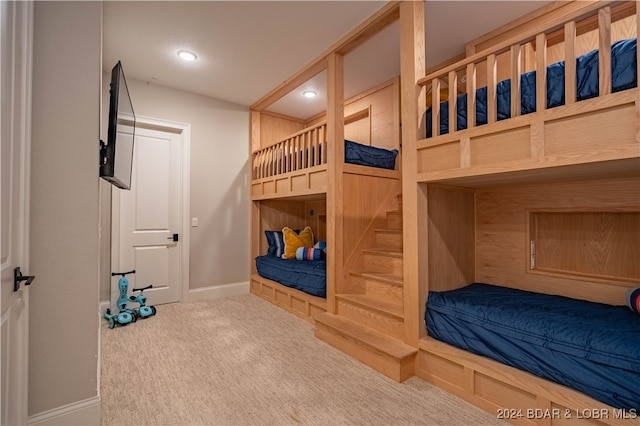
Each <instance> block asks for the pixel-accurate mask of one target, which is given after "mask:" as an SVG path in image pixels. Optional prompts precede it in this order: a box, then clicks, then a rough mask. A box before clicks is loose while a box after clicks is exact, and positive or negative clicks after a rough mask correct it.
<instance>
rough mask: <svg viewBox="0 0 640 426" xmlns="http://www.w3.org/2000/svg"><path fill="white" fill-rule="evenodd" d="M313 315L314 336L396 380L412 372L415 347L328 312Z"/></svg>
mask: <svg viewBox="0 0 640 426" xmlns="http://www.w3.org/2000/svg"><path fill="white" fill-rule="evenodd" d="M314 319H315V321H316V327H315V335H316V337H317V338H319V339H321V340H324V341H325V342H327V343H329V344H330V345H331V346H333V347H335V348H337V349H340V350H341V351H343V352H345V353H347V354H348V355H350V356H352V357H354V358H356V359H357V360H359V361H360V362H362V363H364V364H366V365H368V366H369V367H371V368H373V369H374V370H377V371H379V372H380V373H382V374H384V375H386V376H387V377H390V378H392V379H394V380H396V381H398V382H402V381H404V380H406V379H408V378H409V377H411V376H413V374H414V369H415V356H416V353H417V352H418V350H417V349H416V348H414V347H412V346H409V345H407V344H405V343H403V342H402V341H400V340H398V339H394V338H393V337H389V336H387V335H384V334H381V333H380V332H378V331H375V330H373V329H371V328H369V327H367V326H365V325H362V324H359V323H357V322H355V321H351V320H349V319H347V318H343V317H340V316H338V315H334V314H331V313H328V312H327V313H323V314H320V315H318V316H316V317H315V318H314Z"/></svg>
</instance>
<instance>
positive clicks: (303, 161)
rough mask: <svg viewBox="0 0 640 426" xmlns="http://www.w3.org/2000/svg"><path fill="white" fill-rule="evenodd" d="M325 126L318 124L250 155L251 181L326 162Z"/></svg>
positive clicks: (323, 123)
mask: <svg viewBox="0 0 640 426" xmlns="http://www.w3.org/2000/svg"><path fill="white" fill-rule="evenodd" d="M326 139H327V124H326V122H321V123H319V124H317V125H315V126H311V127H308V128H306V129H303V130H301V131H299V132H297V133H294V134H292V135H290V136H289V137H287V138H286V139H284V140H282V141H280V142H277V143H275V144H273V145H271V146H268V147H266V148H263V149H261V150H259V151H256V152H254V153H253V154H252V180H256V179H263V178H268V177H274V176H277V175H281V174H285V173H289V172H294V171H299V170H303V169H307V168H310V167H315V166H319V165H322V164H326V163H327V144H326Z"/></svg>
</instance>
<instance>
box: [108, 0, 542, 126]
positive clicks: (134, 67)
mask: <svg viewBox="0 0 640 426" xmlns="http://www.w3.org/2000/svg"><path fill="white" fill-rule="evenodd" d="M547 3H549V1H543V0H535V1H527V0H518V1H513V0H512V1H458V0H447V1H444V0H443V1H438V0H427V2H426V4H425V32H426V39H427V40H428V41H429V42H428V43H426V46H427V52H426V58H427V64H426V65H427V68H429V67H430V66H433V65H436V64H438V63H440V62H442V61H444V60H446V59H449V58H450V57H452V56H455V55H456V54H458V53H461V52H463V51H464V45H465V43H466V42H467V41H469V40H471V39H473V38H476V37H478V36H480V35H482V34H484V33H486V32H487V31H489V30H491V29H494V28H496V27H498V26H500V25H503V24H505V23H508V22H509V21H511V20H513V19H515V18H517V17H519V16H522V15H524V14H526V13H528V12H530V11H532V10H535V9H537V8H539V7H542V6H544V5H545V4H547ZM384 4H385V2H382V1H360V0H358V1H327V0H324V1H268V0H263V1H193V2H192V1H106V2H104V3H103V5H104V14H103V19H104V22H103V64H104V67H105V69H104V70H105V71H108V70H109V69H110V68H111V67H112V66H113V65H115V63H116V62H117V61H118V60H120V61H122V64H123V67H124V70H125V73H126V76H127V78H128V79H136V80H141V81H144V82H148V83H151V84H158V85H162V86H166V87H171V88H175V89H179V90H184V91H188V92H193V93H198V94H201V95H205V96H209V97H213V98H216V99H220V100H224V101H228V102H232V103H235V104H239V105H244V106H247V107H248V106H250V105H252V104H253V103H255V102H256V101H258V100H259V99H260V98H262V97H263V96H265V95H266V94H267V93H269V92H270V91H271V90H272V89H273V88H275V87H276V86H277V85H279V84H280V83H282V82H283V81H285V80H286V79H288V78H289V77H290V76H292V75H293V74H294V73H295V72H296V71H298V70H299V69H301V68H302V67H304V66H305V65H307V64H309V63H310V62H311V61H313V60H315V59H316V58H317V57H318V56H319V55H320V54H322V53H323V52H325V51H326V50H327V49H328V48H329V47H330V46H331V45H333V44H334V43H335V42H337V41H338V40H340V39H341V38H342V37H344V36H345V35H346V34H348V33H349V31H351V30H352V29H353V28H355V27H356V26H357V25H359V24H360V23H361V22H363V21H365V20H366V19H367V18H368V17H369V16H371V15H372V14H373V13H375V12H376V11H377V10H378V9H380V8H381V7H382V6H384ZM399 43H400V42H399V25H398V24H397V23H394V24H392V25H390V26H389V27H387V28H386V29H385V30H383V31H382V32H380V33H379V34H377V35H376V36H374V37H373V38H372V39H370V40H369V41H367V42H366V43H364V44H363V45H361V46H360V47H358V48H357V49H356V50H354V51H353V52H351V53H349V55H347V56H346V57H345V97H346V98H349V97H351V96H354V95H356V94H357V93H360V92H362V91H364V90H367V89H369V88H371V87H374V86H375V85H377V84H380V83H381V82H384V81H387V80H389V79H391V78H393V77H395V76H397V75H399V74H400V53H399ZM179 49H187V50H191V51H193V52H195V53H196V54H197V55H198V59H197V60H196V61H194V62H184V61H182V60H180V59H179V58H178V56H177V54H176V52H177V51H178V50H179ZM325 82H326V74H325V73H321V74H318V75H317V76H316V77H315V78H314V79H312V80H310V81H307V82H306V83H304V84H303V87H301V88H300V90H299V91H298V90H296V91H295V92H292V93H290V94H289V95H288V96H286V97H284V98H282V99H280V100H279V101H278V102H276V103H274V104H272V105H271V106H270V107H269V110H271V111H274V112H278V113H282V114H287V115H291V116H294V117H299V118H308V117H310V116H312V115H314V114H317V113H318V112H321V111H323V110H324V109H325V96H324V94H325V93H326V90H325V87H326V84H325ZM305 88H310V89H313V90H315V91H317V92H318V94H319V96H318V97H316V98H315V99H311V100H309V99H307V98H304V97H302V95H301V93H302V90H303V89H305ZM134 102H135V99H134Z"/></svg>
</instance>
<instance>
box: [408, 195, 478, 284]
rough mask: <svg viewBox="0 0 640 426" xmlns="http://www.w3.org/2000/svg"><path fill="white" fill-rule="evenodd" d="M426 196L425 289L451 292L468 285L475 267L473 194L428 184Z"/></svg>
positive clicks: (471, 280)
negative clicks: (427, 275) (426, 269)
mask: <svg viewBox="0 0 640 426" xmlns="http://www.w3.org/2000/svg"><path fill="white" fill-rule="evenodd" d="M427 197H428V203H429V205H428V210H429V216H428V222H427V223H428V227H429V228H428V236H429V239H428V251H429V290H430V291H443V290H451V289H454V288H459V287H463V286H465V285H467V284H470V283H472V282H473V278H474V264H475V258H474V246H475V237H474V234H475V224H474V221H475V210H474V203H475V201H474V193H473V191H468V190H461V189H456V188H447V187H442V186H437V185H429V186H428V187H427ZM423 224H424V221H422V222H421V225H422V226H424V225H423Z"/></svg>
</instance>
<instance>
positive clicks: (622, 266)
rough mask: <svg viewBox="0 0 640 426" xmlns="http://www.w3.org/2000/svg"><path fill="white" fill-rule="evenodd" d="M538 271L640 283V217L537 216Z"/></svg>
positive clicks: (532, 216) (533, 219)
mask: <svg viewBox="0 0 640 426" xmlns="http://www.w3.org/2000/svg"><path fill="white" fill-rule="evenodd" d="M529 221H530V223H531V235H530V239H531V241H534V242H535V257H534V259H535V265H532V268H533V267H535V270H536V271H548V272H552V273H558V274H564V275H568V276H572V275H573V276H584V277H593V278H598V279H614V280H623V281H630V282H634V283H639V282H640V262H637V261H635V262H632V261H630V259H640V212H607V211H585V212H556V211H551V212H531V213H530V218H529Z"/></svg>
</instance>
